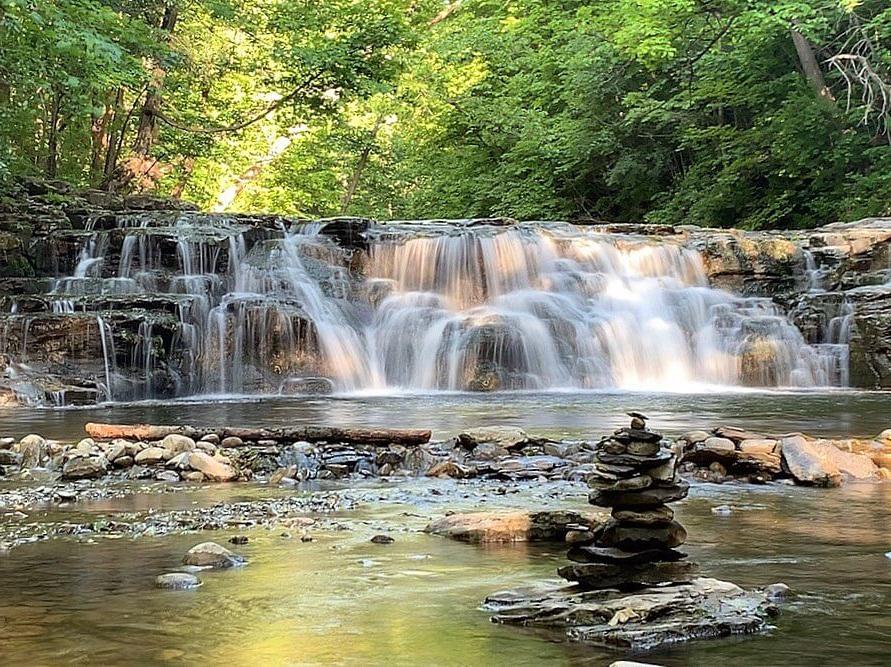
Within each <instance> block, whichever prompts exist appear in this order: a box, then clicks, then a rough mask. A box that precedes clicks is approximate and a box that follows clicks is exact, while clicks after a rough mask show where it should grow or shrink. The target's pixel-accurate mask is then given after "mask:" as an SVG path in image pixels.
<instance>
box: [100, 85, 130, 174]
mask: <svg viewBox="0 0 891 667" xmlns="http://www.w3.org/2000/svg"><path fill="white" fill-rule="evenodd" d="M123 103H124V89H123V88H118V91H117V93H116V94H115V97H114V104H113V105H112V112H111V120H110V122H109V124H108V145H107V146H106V147H105V158H104V163H103V165H102V175H103V180H104V182H106V183H107V182H108V180H109V178H110V177H111V175H112V174H113V173H114V170H115V168H116V167H117V166H118V151H119V149H120V146H121V136H122V135H123V132H124V130H125V129H126V124H125V123H123V122H122V123H120V127H118V114H119V113H120V111H121V105H122V104H123Z"/></svg>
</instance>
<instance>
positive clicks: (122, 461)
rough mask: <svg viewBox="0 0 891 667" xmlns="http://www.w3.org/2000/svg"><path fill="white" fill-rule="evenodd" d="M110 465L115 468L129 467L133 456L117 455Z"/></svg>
mask: <svg viewBox="0 0 891 667" xmlns="http://www.w3.org/2000/svg"><path fill="white" fill-rule="evenodd" d="M112 465H113V466H114V467H115V468H129V467H130V466H132V465H133V457H132V456H119V457H117V458H116V459H115V460H114V463H112Z"/></svg>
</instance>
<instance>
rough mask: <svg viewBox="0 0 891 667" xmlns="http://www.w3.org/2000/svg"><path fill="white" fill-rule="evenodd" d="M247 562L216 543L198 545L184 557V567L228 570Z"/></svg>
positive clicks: (242, 557)
mask: <svg viewBox="0 0 891 667" xmlns="http://www.w3.org/2000/svg"><path fill="white" fill-rule="evenodd" d="M246 562H247V560H246V559H245V558H244V556H240V555H239V554H236V553H234V552H232V551H229V550H228V549H227V548H226V547H224V546H221V545H219V544H217V543H216V542H202V543H201V544H197V545H195V546H194V547H192V548H191V549H189V551H188V552H187V553H186V555H185V556H183V564H184V565H194V566H196V567H214V568H226V567H235V566H237V565H244V564H245V563H246Z"/></svg>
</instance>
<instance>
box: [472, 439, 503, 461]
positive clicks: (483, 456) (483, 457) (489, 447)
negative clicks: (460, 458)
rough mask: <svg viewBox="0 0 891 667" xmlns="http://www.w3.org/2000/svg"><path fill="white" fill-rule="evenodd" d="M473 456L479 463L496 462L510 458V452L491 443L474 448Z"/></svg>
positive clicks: (484, 443)
mask: <svg viewBox="0 0 891 667" xmlns="http://www.w3.org/2000/svg"><path fill="white" fill-rule="evenodd" d="M471 456H472V457H473V458H474V459H476V460H478V461H496V460H498V459H500V458H503V457H505V456H510V451H508V450H507V449H505V448H504V447H500V446H498V445H496V444H493V443H491V442H483V443H480V444H479V445H477V446H476V447H474V448H473V452H471Z"/></svg>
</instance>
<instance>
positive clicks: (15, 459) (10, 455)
mask: <svg viewBox="0 0 891 667" xmlns="http://www.w3.org/2000/svg"><path fill="white" fill-rule="evenodd" d="M21 463H22V455H21V454H19V453H18V452H14V451H12V450H10V449H0V466H18V465H21Z"/></svg>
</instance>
